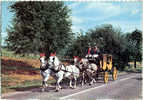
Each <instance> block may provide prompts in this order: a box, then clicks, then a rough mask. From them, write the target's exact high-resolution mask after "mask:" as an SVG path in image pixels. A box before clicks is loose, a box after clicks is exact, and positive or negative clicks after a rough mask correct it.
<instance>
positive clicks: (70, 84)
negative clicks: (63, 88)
mask: <svg viewBox="0 0 143 100" xmlns="http://www.w3.org/2000/svg"><path fill="white" fill-rule="evenodd" d="M69 86H70V88H73V86H72V79H70V83H69Z"/></svg>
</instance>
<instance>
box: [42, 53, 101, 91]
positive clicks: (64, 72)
mask: <svg viewBox="0 0 143 100" xmlns="http://www.w3.org/2000/svg"><path fill="white" fill-rule="evenodd" d="M40 62H41V66H40V69H41V71H40V72H41V75H42V77H43V82H42V86H43V88H42V91H45V89H46V87H47V86H48V85H47V80H48V79H49V78H50V76H52V77H53V78H55V80H56V91H59V90H60V89H61V85H60V83H61V81H62V80H63V79H64V78H68V79H69V80H70V82H69V87H70V88H76V86H77V79H78V78H79V79H80V82H81V85H84V84H85V83H89V84H90V85H91V84H93V83H95V82H96V80H95V78H96V73H97V70H98V67H97V65H96V64H95V63H94V62H90V61H89V59H87V58H81V59H80V58H78V57H74V64H69V65H64V64H62V63H61V61H60V60H59V58H58V57H57V56H56V54H51V55H50V57H49V59H48V60H47V59H46V57H45V54H40ZM73 82H74V83H73ZM73 84H74V85H73Z"/></svg>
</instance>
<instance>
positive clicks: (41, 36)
mask: <svg viewBox="0 0 143 100" xmlns="http://www.w3.org/2000/svg"><path fill="white" fill-rule="evenodd" d="M10 9H11V12H14V13H15V17H14V19H13V23H12V24H13V26H12V27H9V28H8V29H7V31H8V37H7V44H8V47H9V48H11V49H12V50H13V51H15V53H35V52H45V53H46V54H47V56H49V54H50V52H55V51H59V50H60V49H61V48H64V47H65V46H66V45H67V44H68V43H70V42H71V39H72V37H73V33H72V31H71V19H70V10H69V9H68V7H67V6H66V5H64V2H54V1H53V2H51V1H47V2H32V1H29V2H16V3H14V4H13V5H11V6H10Z"/></svg>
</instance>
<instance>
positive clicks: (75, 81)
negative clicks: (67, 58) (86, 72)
mask: <svg viewBox="0 0 143 100" xmlns="http://www.w3.org/2000/svg"><path fill="white" fill-rule="evenodd" d="M76 83H77V77H76V76H75V77H74V87H73V88H74V89H75V88H76Z"/></svg>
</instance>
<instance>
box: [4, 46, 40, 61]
mask: <svg viewBox="0 0 143 100" xmlns="http://www.w3.org/2000/svg"><path fill="white" fill-rule="evenodd" d="M2 56H6V57H14V58H28V59H38V58H39V55H34V54H26V55H25V56H23V54H15V53H14V51H10V50H8V49H6V48H2Z"/></svg>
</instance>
